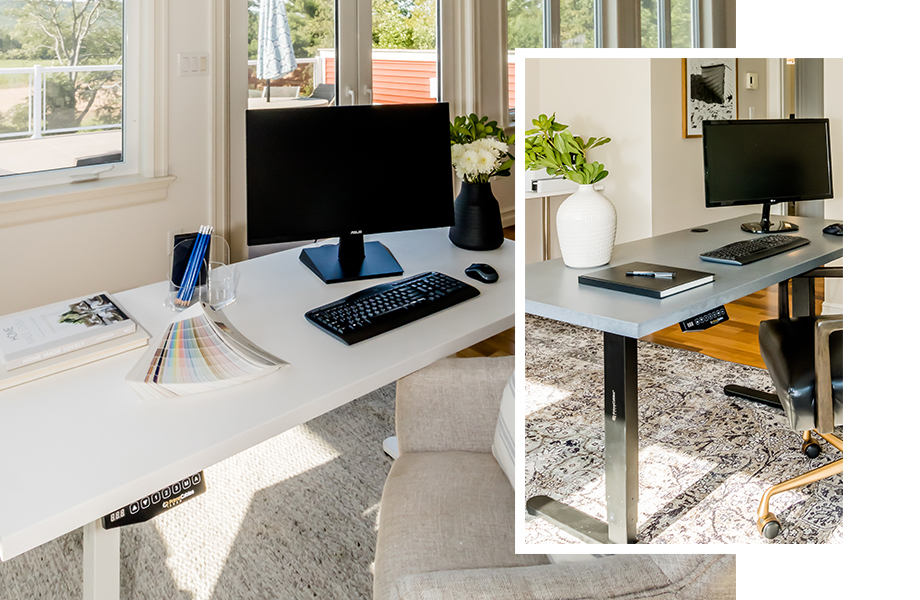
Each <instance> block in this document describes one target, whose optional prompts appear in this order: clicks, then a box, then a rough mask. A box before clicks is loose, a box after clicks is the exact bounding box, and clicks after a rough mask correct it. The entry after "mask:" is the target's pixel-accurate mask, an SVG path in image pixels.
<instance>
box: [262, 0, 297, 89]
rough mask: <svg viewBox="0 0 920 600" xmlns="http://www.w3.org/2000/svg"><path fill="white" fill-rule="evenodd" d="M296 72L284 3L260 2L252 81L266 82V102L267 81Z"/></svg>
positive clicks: (270, 0) (268, 0) (269, 83)
mask: <svg viewBox="0 0 920 600" xmlns="http://www.w3.org/2000/svg"><path fill="white" fill-rule="evenodd" d="M296 68H297V59H296V58H294V44H293V43H291V29H290V27H289V26H288V19H287V9H286V8H285V6H284V0H262V2H261V4H260V5H259V55H258V58H257V60H256V77H258V78H259V79H265V80H266V85H267V86H268V91H267V92H266V96H265V99H266V101H267V102H270V101H271V85H272V82H271V80H272V79H278V78H279V77H284V76H285V75H287V74H288V73H290V72H292V71H293V70H294V69H296Z"/></svg>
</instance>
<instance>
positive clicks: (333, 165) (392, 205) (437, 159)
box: [246, 103, 454, 246]
mask: <svg viewBox="0 0 920 600" xmlns="http://www.w3.org/2000/svg"><path fill="white" fill-rule="evenodd" d="M449 124H450V114H449V109H448V105H447V104H446V103H433V104H400V105H359V106H339V107H334V108H320V107H303V108H279V109H260V110H250V111H247V113H246V174H247V202H246V216H247V229H248V236H247V237H248V242H249V245H250V246H254V245H259V244H272V243H277V242H296V241H306V240H314V239H319V238H327V237H340V236H348V235H355V234H370V233H385V232H393V231H408V230H414V229H427V228H432V227H444V226H449V225H453V222H454V208H453V174H452V171H451V162H450V130H449V128H448V125H449Z"/></svg>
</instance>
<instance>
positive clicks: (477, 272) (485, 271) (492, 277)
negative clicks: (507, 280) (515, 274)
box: [464, 263, 498, 283]
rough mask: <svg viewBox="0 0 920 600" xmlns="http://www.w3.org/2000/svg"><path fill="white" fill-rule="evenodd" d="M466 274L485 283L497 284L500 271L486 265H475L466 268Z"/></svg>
mask: <svg viewBox="0 0 920 600" xmlns="http://www.w3.org/2000/svg"><path fill="white" fill-rule="evenodd" d="M464 273H466V274H467V275H469V276H470V277H471V278H473V279H475V280H476V281H481V282H483V283H495V282H496V281H498V271H496V270H495V269H494V268H493V267H492V266H491V265H487V264H485V263H473V264H471V265H470V266H468V267H467V268H466V271H464Z"/></svg>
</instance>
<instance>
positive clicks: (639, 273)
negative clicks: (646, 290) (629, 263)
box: [626, 271, 677, 278]
mask: <svg viewBox="0 0 920 600" xmlns="http://www.w3.org/2000/svg"><path fill="white" fill-rule="evenodd" d="M626 274H627V275H629V276H631V277H667V278H672V277H674V276H675V275H677V274H676V273H674V272H673V271H626Z"/></svg>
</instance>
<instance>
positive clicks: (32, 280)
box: [0, 0, 213, 314]
mask: <svg viewBox="0 0 920 600" xmlns="http://www.w3.org/2000/svg"><path fill="white" fill-rule="evenodd" d="M210 10H211V9H210V2H207V1H205V0H171V1H170V4H169V56H170V61H169V64H170V73H169V78H168V82H169V128H168V129H169V132H168V140H169V173H170V174H172V175H175V176H176V180H175V181H174V182H173V183H172V184H171V185H170V187H169V190H168V198H167V199H166V200H165V201H162V202H155V203H152V204H144V205H140V206H132V207H126V208H120V209H115V210H109V211H103V212H95V213H90V214H82V215H79V216H73V217H68V218H61V219H52V220H45V221H41V222H37V223H30V224H25V225H17V226H10V227H0V281H2V282H3V283H2V286H0V314H7V313H10V312H15V311H19V310H25V309H27V308H30V307H33V306H38V305H42V304H48V303H51V302H55V301H58V300H65V299H68V298H72V297H76V296H79V295H82V294H89V293H92V292H97V291H101V290H107V291H110V292H118V291H121V290H125V289H129V288H132V287H136V286H139V285H144V284H148V283H153V282H155V281H160V280H162V279H164V278H165V277H166V274H167V268H168V257H167V254H166V250H167V232H168V231H170V230H180V229H184V230H185V231H195V230H197V228H198V226H199V225H201V224H203V223H206V222H207V221H208V219H209V206H210V205H211V198H210V196H211V193H212V191H211V187H212V173H213V171H212V166H211V165H212V156H211V155H212V145H211V140H212V135H213V131H212V127H211V123H212V112H213V111H212V103H211V86H212V82H211V76H210V75H208V76H201V77H182V78H179V77H178V73H177V72H176V69H177V62H178V61H177V60H175V56H176V54H178V53H179V52H198V51H203V52H210V48H211V31H212V27H211V19H212V16H211V12H210Z"/></svg>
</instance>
